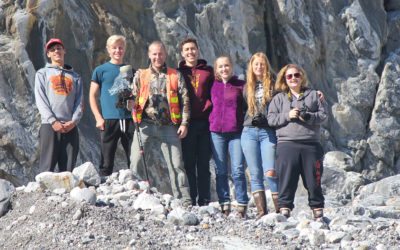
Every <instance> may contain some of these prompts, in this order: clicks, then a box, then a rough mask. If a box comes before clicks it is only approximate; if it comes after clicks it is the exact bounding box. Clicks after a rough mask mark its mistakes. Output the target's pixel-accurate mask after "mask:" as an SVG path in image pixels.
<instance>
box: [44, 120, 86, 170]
mask: <svg viewBox="0 0 400 250" xmlns="http://www.w3.org/2000/svg"><path fill="white" fill-rule="evenodd" d="M39 138H40V139H39V144H40V165H39V170H40V172H41V173H42V172H46V171H51V172H54V170H55V167H56V165H57V164H58V171H59V172H63V171H72V169H73V168H74V167H75V163H76V158H77V157H78V152H79V133H78V129H77V128H76V127H75V128H73V129H72V130H71V131H69V132H68V133H57V132H55V131H54V130H53V128H52V126H51V124H42V125H41V127H40V131H39Z"/></svg>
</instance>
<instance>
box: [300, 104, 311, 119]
mask: <svg viewBox="0 0 400 250" xmlns="http://www.w3.org/2000/svg"><path fill="white" fill-rule="evenodd" d="M307 111H308V108H307V107H306V106H303V107H301V108H300V109H299V117H301V118H302V119H303V120H304V121H308V120H310V118H311V115H310V113H308V112H307Z"/></svg>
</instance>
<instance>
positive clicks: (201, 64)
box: [178, 59, 207, 69]
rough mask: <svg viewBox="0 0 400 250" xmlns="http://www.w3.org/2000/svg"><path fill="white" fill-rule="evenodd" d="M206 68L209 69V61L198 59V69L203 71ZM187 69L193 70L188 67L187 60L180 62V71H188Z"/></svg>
mask: <svg viewBox="0 0 400 250" xmlns="http://www.w3.org/2000/svg"><path fill="white" fill-rule="evenodd" d="M204 67H207V61H206V60H204V59H198V60H197V65H196V69H201V68H204ZM187 68H189V69H191V68H192V67H189V66H187V65H186V62H185V60H182V61H180V62H179V67H178V69H187Z"/></svg>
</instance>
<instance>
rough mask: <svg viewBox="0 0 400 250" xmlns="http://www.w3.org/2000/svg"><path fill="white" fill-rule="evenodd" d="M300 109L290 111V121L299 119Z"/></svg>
mask: <svg viewBox="0 0 400 250" xmlns="http://www.w3.org/2000/svg"><path fill="white" fill-rule="evenodd" d="M299 113H300V111H299V108H294V109H292V110H290V111H289V119H291V120H292V119H298V118H299Z"/></svg>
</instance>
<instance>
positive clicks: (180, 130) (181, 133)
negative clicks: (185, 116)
mask: <svg viewBox="0 0 400 250" xmlns="http://www.w3.org/2000/svg"><path fill="white" fill-rule="evenodd" d="M176 133H177V134H178V136H179V139H183V138H185V137H186V135H187V127H186V126H185V125H181V126H179V128H178V132H176Z"/></svg>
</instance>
